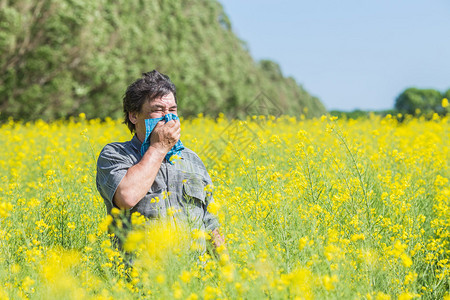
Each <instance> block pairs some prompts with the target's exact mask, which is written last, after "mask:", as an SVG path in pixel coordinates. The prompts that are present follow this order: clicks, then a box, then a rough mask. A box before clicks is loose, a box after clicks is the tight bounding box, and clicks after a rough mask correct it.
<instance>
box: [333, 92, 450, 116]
mask: <svg viewBox="0 0 450 300" xmlns="http://www.w3.org/2000/svg"><path fill="white" fill-rule="evenodd" d="M449 101H450V89H448V90H447V91H446V92H443V93H441V92H439V91H438V90H434V89H419V88H415V87H412V88H407V89H406V90H404V91H403V92H402V93H401V94H400V95H398V97H397V98H396V99H395V104H394V108H393V109H388V110H382V111H364V110H360V109H356V110H353V111H350V112H346V111H338V110H333V111H330V114H331V115H333V116H337V117H339V118H348V119H358V118H366V117H368V116H369V114H370V113H375V114H378V115H382V116H385V115H387V114H390V115H397V114H401V115H402V117H401V119H403V118H404V116H405V115H412V116H417V117H418V116H424V117H426V118H431V117H432V116H433V114H434V113H437V114H439V115H441V116H443V115H447V114H450V104H449Z"/></svg>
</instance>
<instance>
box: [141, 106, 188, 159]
mask: <svg viewBox="0 0 450 300" xmlns="http://www.w3.org/2000/svg"><path fill="white" fill-rule="evenodd" d="M161 120H164V122H165V123H167V122H169V121H170V120H179V118H178V116H177V115H174V114H167V115H165V116H164V117H161V118H154V119H145V139H144V142H143V143H142V146H141V154H142V156H144V153H145V151H147V150H148V148H149V147H150V134H151V133H152V131H153V129H155V126H156V124H157V123H158V122H159V121H161ZM183 149H184V146H183V144H182V143H181V141H180V140H178V142H177V143H176V144H175V146H173V147H172V149H170V151H169V152H167V154H166V159H167V161H168V162H169V163H171V164H172V165H173V162H172V161H171V160H170V158H171V157H172V156H173V155H177V156H181V151H182V150H183Z"/></svg>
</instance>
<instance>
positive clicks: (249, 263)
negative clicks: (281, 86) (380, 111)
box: [0, 115, 450, 299]
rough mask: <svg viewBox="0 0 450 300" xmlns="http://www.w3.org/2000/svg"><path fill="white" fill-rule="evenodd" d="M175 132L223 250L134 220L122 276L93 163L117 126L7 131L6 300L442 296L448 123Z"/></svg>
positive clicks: (267, 123)
mask: <svg viewBox="0 0 450 300" xmlns="http://www.w3.org/2000/svg"><path fill="white" fill-rule="evenodd" d="M181 124H182V139H181V140H182V142H183V144H184V145H185V146H187V147H189V148H191V149H193V150H194V151H196V152H197V153H198V154H199V155H200V157H202V159H203V160H204V162H205V164H206V166H207V168H208V170H209V171H210V175H211V177H212V178H213V182H214V185H215V186H214V195H215V196H214V198H215V202H214V203H213V204H212V205H210V207H209V209H210V210H211V211H212V212H214V213H215V214H217V215H218V217H219V219H220V222H221V224H222V232H223V233H224V235H225V236H226V240H227V250H223V249H219V251H218V252H219V253H218V254H217V255H215V254H214V253H209V254H208V253H207V254H204V255H202V256H201V257H198V255H197V256H196V253H197V252H195V240H196V239H197V238H199V237H201V236H202V235H204V234H205V233H202V232H198V231H186V230H183V229H181V228H173V227H171V226H169V225H167V226H166V225H164V224H162V225H161V226H162V228H164V229H163V230H159V231H156V230H154V227H146V226H145V220H144V219H143V217H142V216H138V215H134V216H133V218H132V223H133V225H134V227H135V228H136V230H135V231H134V232H133V233H132V234H130V235H129V237H128V240H127V243H126V245H125V247H126V248H127V249H129V250H130V251H132V252H134V253H135V254H134V255H135V259H134V263H133V266H132V267H129V266H126V265H125V264H124V263H123V257H122V255H121V254H120V253H119V252H118V251H117V250H116V249H114V248H112V246H111V242H110V238H109V237H108V233H107V230H106V228H107V226H108V224H109V222H111V218H107V217H106V215H105V208H104V205H103V201H102V199H101V198H100V196H99V194H98V193H97V190H96V188H95V173H96V170H95V168H96V158H97V156H98V153H99V152H100V150H101V149H102V147H103V146H104V145H105V144H106V143H108V142H112V141H125V140H128V139H130V138H131V136H130V134H129V132H128V131H127V128H126V126H125V125H123V124H120V122H119V121H114V120H106V121H105V122H100V121H98V120H91V121H87V120H85V119H84V116H83V115H81V116H80V117H79V118H77V119H76V120H71V121H64V122H63V121H61V122H54V123H50V124H48V123H44V122H35V123H26V124H23V123H14V122H10V123H8V124H4V125H2V126H1V127H0V144H1V149H2V150H1V152H0V176H1V182H0V236H1V239H0V243H1V246H0V299H8V298H10V299H28V298H30V299H91V298H93V299H113V298H114V299H116V298H117V299H123V298H175V299H217V298H219V299H226V298H229V299H239V298H243V299H261V298H270V299H285V298H293V299H294V298H296V299H355V298H356V299H414V298H423V299H441V298H446V299H449V294H448V290H449V284H450V281H449V277H450V276H449V274H450V270H449V268H450V260H449V259H450V255H449V254H450V250H449V249H450V246H449V240H450V239H449V237H450V235H449V232H450V231H449V225H450V200H449V199H450V184H449V179H450V171H449V161H450V160H449V158H450V122H449V119H448V117H447V118H439V117H438V116H437V115H436V116H435V117H434V118H433V119H432V120H429V121H426V120H424V119H413V118H406V119H405V120H404V121H403V122H401V123H400V122H398V121H397V118H394V117H391V116H388V117H386V118H379V117H376V116H372V117H371V118H369V119H364V120H357V121H354V120H335V119H333V118H327V117H323V118H322V119H315V120H303V119H295V118H291V117H281V118H278V119H275V118H263V117H254V118H249V119H248V120H247V121H245V122H243V121H232V122H230V121H228V120H227V119H225V118H219V119H217V120H212V119H209V118H206V117H202V116H199V117H198V118H196V119H193V120H182V121H181ZM160 201H164V199H161V200H160ZM114 213H119V212H117V211H116V212H114ZM169 215H170V214H169ZM161 222H162V223H163V220H162V221H161ZM145 236H147V237H151V238H150V239H149V238H144V237H145Z"/></svg>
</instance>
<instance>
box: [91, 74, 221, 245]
mask: <svg viewBox="0 0 450 300" xmlns="http://www.w3.org/2000/svg"><path fill="white" fill-rule="evenodd" d="M123 109H124V115H125V120H124V123H125V124H127V126H128V128H129V129H130V131H131V133H134V137H133V138H132V139H131V141H128V142H124V143H111V144H108V145H106V146H105V147H104V148H103V150H102V151H101V153H100V155H99V158H98V161H97V189H98V191H99V192H100V194H101V196H102V197H103V200H104V202H105V205H106V208H107V211H108V214H110V213H111V210H112V208H113V207H116V208H118V209H121V210H125V211H128V212H129V213H133V212H139V213H140V214H142V215H144V216H145V217H146V218H148V219H159V218H162V217H166V216H167V215H169V216H173V220H174V221H175V222H180V223H183V224H184V225H186V224H188V225H189V226H190V227H191V228H192V227H193V228H195V229H200V230H204V231H207V232H209V233H211V236H212V241H213V244H214V246H215V247H219V246H221V245H222V244H223V243H224V239H223V237H222V236H221V235H220V234H219V231H218V226H219V223H218V221H217V219H216V217H215V216H213V215H212V214H211V213H209V212H208V210H207V207H208V204H209V203H211V201H212V195H211V192H210V186H211V185H212V181H211V178H210V177H209V175H208V172H207V171H206V168H205V166H204V165H203V163H202V161H201V160H200V158H199V157H198V156H197V154H195V153H194V152H193V151H192V150H190V149H187V148H184V147H183V146H182V144H181V142H179V140H180V121H179V119H178V112H177V99H176V88H175V85H174V84H173V83H172V82H171V81H170V79H169V77H168V76H166V75H163V74H161V73H159V72H158V71H156V70H153V71H151V72H148V73H144V74H143V76H142V78H140V79H138V80H136V81H135V82H134V83H132V84H131V85H130V86H129V87H128V88H127V91H126V93H125V96H124V98H123ZM167 117H170V118H167ZM158 118H161V119H162V120H161V121H159V122H157V123H156V126H154V128H153V129H152V130H151V129H150V130H151V132H150V130H149V124H151V122H152V121H153V122H156V121H158ZM155 119H156V120H155ZM167 120H170V121H167ZM148 142H149V145H148ZM143 143H144V146H145V145H147V147H145V148H144V147H143ZM179 144H181V148H178V150H180V149H183V148H184V150H181V153H180V154H181V155H180V157H178V158H175V159H173V158H174V157H168V156H169V153H170V152H171V151H172V149H174V146H175V145H177V146H179ZM147 148H148V149H147ZM142 153H143V154H142ZM203 243H205V241H203Z"/></svg>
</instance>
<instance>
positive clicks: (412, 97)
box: [395, 88, 450, 115]
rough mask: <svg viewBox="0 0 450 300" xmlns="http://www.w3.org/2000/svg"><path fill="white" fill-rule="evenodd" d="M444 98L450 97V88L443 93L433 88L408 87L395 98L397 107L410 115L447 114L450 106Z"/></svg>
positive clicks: (449, 111) (401, 111)
mask: <svg viewBox="0 0 450 300" xmlns="http://www.w3.org/2000/svg"><path fill="white" fill-rule="evenodd" d="M443 99H450V89H448V90H447V91H446V92H444V93H441V92H439V91H437V90H433V89H418V88H408V89H406V90H405V91H403V92H402V93H401V94H400V95H399V96H398V97H397V99H396V100H395V109H396V110H398V111H399V112H400V113H403V114H410V115H430V114H433V113H438V114H440V115H445V114H447V113H450V107H449V106H448V104H447V105H446V104H445V101H443Z"/></svg>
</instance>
